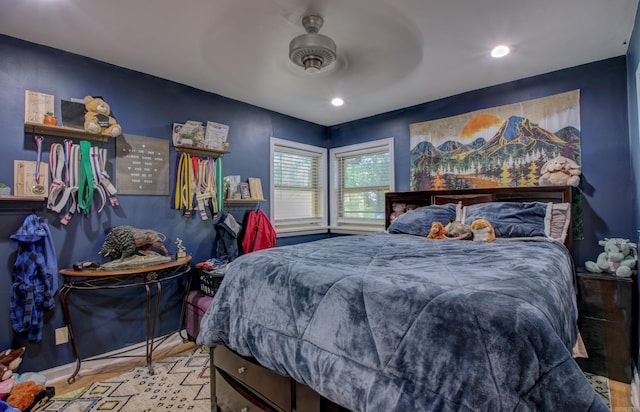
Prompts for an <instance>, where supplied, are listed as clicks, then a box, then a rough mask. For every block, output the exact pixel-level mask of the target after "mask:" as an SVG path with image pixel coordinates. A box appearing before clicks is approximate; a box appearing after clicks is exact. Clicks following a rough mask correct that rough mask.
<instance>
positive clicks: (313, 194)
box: [271, 137, 327, 236]
mask: <svg viewBox="0 0 640 412" xmlns="http://www.w3.org/2000/svg"><path fill="white" fill-rule="evenodd" d="M326 181H327V149H324V148H321V147H316V146H310V145H307V144H302V143H295V142H291V141H287V140H282V139H277V138H275V137H272V138H271V222H272V223H273V226H274V227H275V229H276V231H277V232H278V236H282V235H285V236H286V235H287V234H291V235H300V234H311V233H321V232H326V231H327V213H326V206H325V203H326V201H327V200H326V199H327V195H326V186H327V185H326Z"/></svg>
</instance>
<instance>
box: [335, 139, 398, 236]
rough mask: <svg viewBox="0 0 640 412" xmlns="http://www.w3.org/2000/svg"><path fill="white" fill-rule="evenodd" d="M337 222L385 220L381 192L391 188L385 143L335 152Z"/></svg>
mask: <svg viewBox="0 0 640 412" xmlns="http://www.w3.org/2000/svg"><path fill="white" fill-rule="evenodd" d="M336 162H337V165H336V167H337V188H336V189H337V213H338V216H337V217H338V219H337V223H338V224H339V225H343V224H372V223H373V224H379V223H383V222H384V206H385V204H384V194H385V193H386V192H388V191H389V190H390V185H391V183H390V182H391V174H390V169H391V164H390V154H389V150H388V148H387V146H384V147H377V148H371V149H368V150H367V149H365V150H360V151H357V152H345V153H341V154H336Z"/></svg>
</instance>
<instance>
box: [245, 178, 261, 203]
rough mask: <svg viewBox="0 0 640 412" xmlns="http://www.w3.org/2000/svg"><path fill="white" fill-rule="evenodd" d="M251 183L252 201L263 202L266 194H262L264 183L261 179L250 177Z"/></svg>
mask: <svg viewBox="0 0 640 412" xmlns="http://www.w3.org/2000/svg"><path fill="white" fill-rule="evenodd" d="M247 180H248V181H249V193H251V199H256V200H263V199H264V194H263V193H262V182H261V181H260V178H259V177H250V178H249V179H247Z"/></svg>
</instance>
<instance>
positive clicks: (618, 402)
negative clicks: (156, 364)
mask: <svg viewBox="0 0 640 412" xmlns="http://www.w3.org/2000/svg"><path fill="white" fill-rule="evenodd" d="M194 349H196V344H195V343H194V342H183V343H177V344H173V345H167V346H166V347H165V348H158V349H157V351H156V352H155V353H154V356H153V359H154V360H158V359H162V358H164V357H167V356H172V355H174V354H176V353H182V352H184V351H188V350H194ZM144 364H145V360H144V357H142V358H139V357H136V358H130V360H127V361H126V362H111V363H109V364H107V365H105V366H101V367H99V368H93V369H85V367H84V364H83V369H81V371H80V374H79V375H78V377H77V380H76V381H75V382H74V383H72V384H68V383H67V380H66V378H60V379H57V380H54V381H52V382H51V383H48V385H49V386H54V387H55V388H56V395H61V394H64V393H67V392H71V391H73V390H76V389H79V388H81V387H83V386H86V385H88V384H90V383H93V382H100V381H103V380H105V379H109V378H111V377H114V376H118V375H119V374H121V373H124V372H126V371H128V370H130V369H131V368H133V367H135V366H141V365H144ZM609 392H610V395H611V411H612V412H640V411H639V410H638V409H635V408H633V406H632V405H631V385H628V384H625V383H622V382H617V381H613V380H610V381H609Z"/></svg>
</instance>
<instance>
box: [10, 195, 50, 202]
mask: <svg viewBox="0 0 640 412" xmlns="http://www.w3.org/2000/svg"><path fill="white" fill-rule="evenodd" d="M44 200H45V197H44V196H0V202H44Z"/></svg>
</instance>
